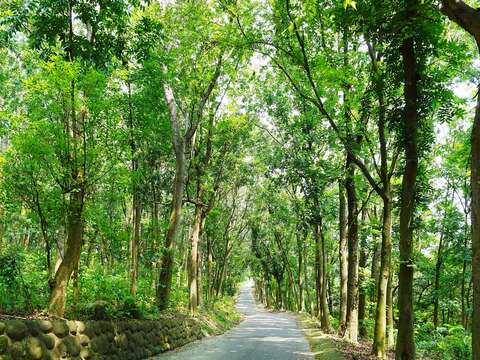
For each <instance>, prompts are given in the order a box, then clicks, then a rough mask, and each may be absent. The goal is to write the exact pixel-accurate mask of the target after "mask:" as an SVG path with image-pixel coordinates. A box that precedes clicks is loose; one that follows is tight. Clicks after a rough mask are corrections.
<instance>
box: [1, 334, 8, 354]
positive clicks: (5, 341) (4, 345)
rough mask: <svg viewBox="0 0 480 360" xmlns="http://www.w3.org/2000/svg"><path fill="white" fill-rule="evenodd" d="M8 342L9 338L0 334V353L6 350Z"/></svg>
mask: <svg viewBox="0 0 480 360" xmlns="http://www.w3.org/2000/svg"><path fill="white" fill-rule="evenodd" d="M9 342H10V340H9V338H8V337H6V336H0V354H4V353H6V352H7V349H8V343H9Z"/></svg>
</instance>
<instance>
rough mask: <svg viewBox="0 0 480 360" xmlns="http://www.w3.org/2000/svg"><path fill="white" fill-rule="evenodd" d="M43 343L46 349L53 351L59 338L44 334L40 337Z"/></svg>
mask: <svg viewBox="0 0 480 360" xmlns="http://www.w3.org/2000/svg"><path fill="white" fill-rule="evenodd" d="M38 338H39V339H40V341H41V342H42V343H44V344H45V347H46V348H47V349H48V350H53V348H55V343H56V342H57V338H56V337H55V335H53V334H42V335H40V336H39V337H38Z"/></svg>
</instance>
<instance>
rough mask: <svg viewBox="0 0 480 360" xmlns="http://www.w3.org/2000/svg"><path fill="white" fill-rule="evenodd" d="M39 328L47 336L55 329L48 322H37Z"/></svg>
mask: <svg viewBox="0 0 480 360" xmlns="http://www.w3.org/2000/svg"><path fill="white" fill-rule="evenodd" d="M37 324H38V327H39V328H40V330H42V331H43V332H44V333H45V334H47V333H49V332H51V331H52V329H53V325H52V323H51V322H50V321H48V320H37Z"/></svg>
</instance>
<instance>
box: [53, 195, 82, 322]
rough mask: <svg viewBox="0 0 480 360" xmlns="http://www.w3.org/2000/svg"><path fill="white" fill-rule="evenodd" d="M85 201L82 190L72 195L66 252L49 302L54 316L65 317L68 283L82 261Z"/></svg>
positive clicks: (69, 205) (69, 206) (68, 215)
mask: <svg viewBox="0 0 480 360" xmlns="http://www.w3.org/2000/svg"><path fill="white" fill-rule="evenodd" d="M83 201H84V193H83V191H82V190H79V191H76V192H73V193H71V194H70V199H69V202H68V209H67V212H68V213H67V229H66V230H67V242H66V250H65V254H64V257H63V260H62V262H61V263H60V266H59V267H58V270H57V271H56V273H55V277H54V279H53V281H52V291H51V292H50V298H49V300H48V313H49V315H52V316H58V317H63V316H64V314H65V305H66V302H67V285H68V281H69V280H70V277H71V275H72V272H73V270H74V269H75V268H76V267H77V266H78V262H79V260H80V252H81V249H82V242H83Z"/></svg>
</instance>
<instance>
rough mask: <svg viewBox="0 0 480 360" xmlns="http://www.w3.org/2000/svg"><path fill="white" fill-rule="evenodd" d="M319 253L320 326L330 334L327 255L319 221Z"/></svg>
mask: <svg viewBox="0 0 480 360" xmlns="http://www.w3.org/2000/svg"><path fill="white" fill-rule="evenodd" d="M319 227H320V229H319V231H320V249H319V250H320V251H321V264H320V286H321V293H320V307H321V318H320V319H321V320H320V326H321V328H322V330H323V331H325V332H330V331H331V326H330V312H329V310H328V303H327V283H328V281H327V278H328V272H327V264H326V262H327V255H326V250H325V247H326V244H325V234H324V232H323V222H322V220H321V222H320V225H319Z"/></svg>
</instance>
